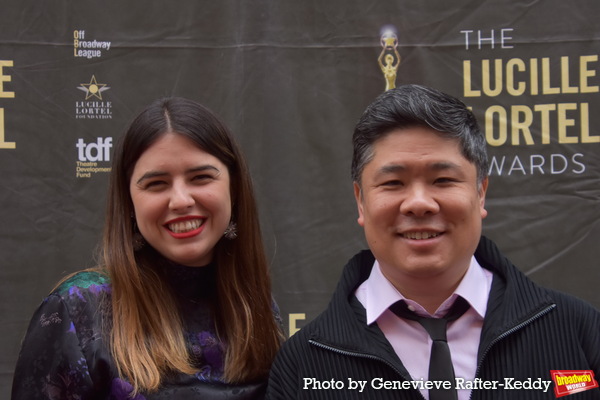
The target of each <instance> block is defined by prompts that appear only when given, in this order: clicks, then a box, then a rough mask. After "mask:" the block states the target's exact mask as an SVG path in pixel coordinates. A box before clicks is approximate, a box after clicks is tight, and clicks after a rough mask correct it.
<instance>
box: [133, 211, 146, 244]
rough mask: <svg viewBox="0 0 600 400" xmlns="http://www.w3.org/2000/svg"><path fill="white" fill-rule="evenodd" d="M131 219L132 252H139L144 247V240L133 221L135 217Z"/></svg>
mask: <svg viewBox="0 0 600 400" xmlns="http://www.w3.org/2000/svg"><path fill="white" fill-rule="evenodd" d="M131 219H132V220H133V237H132V242H133V251H140V250H141V249H142V248H143V247H144V246H145V245H146V240H145V239H144V237H143V236H142V234H141V233H140V230H139V229H138V226H137V222H136V221H135V217H134V216H133V215H132V216H131Z"/></svg>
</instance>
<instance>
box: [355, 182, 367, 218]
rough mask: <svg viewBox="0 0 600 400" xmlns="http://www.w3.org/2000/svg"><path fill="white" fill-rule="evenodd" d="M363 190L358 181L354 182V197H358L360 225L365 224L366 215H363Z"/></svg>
mask: <svg viewBox="0 0 600 400" xmlns="http://www.w3.org/2000/svg"><path fill="white" fill-rule="evenodd" d="M362 196H363V195H362V190H361V188H360V185H359V184H358V183H357V182H354V198H355V199H356V206H357V208H358V224H359V225H360V226H365V221H364V216H363V205H362V201H363V197H362Z"/></svg>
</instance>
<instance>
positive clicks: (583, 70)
mask: <svg viewBox="0 0 600 400" xmlns="http://www.w3.org/2000/svg"><path fill="white" fill-rule="evenodd" d="M579 60H580V61H579V86H580V91H581V93H598V90H599V89H598V86H589V85H588V78H591V77H593V76H596V70H593V69H589V68H588V64H589V63H592V62H597V61H598V56H597V55H593V56H581V57H580V58H579Z"/></svg>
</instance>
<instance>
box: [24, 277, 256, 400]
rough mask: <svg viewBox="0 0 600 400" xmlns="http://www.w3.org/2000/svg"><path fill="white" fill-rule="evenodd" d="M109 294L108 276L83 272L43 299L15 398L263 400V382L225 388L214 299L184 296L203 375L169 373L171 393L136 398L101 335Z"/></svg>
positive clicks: (30, 333)
mask: <svg viewBox="0 0 600 400" xmlns="http://www.w3.org/2000/svg"><path fill="white" fill-rule="evenodd" d="M187 281H189V280H187ZM110 293H111V288H110V283H109V281H108V278H107V277H106V276H105V275H103V274H101V273H98V272H81V273H79V274H77V275H75V276H74V277H73V278H71V279H69V280H68V281H66V282H65V283H64V284H62V285H61V286H60V287H59V288H58V289H57V290H56V291H55V292H53V293H52V294H50V295H49V296H48V297H47V298H46V299H44V301H43V302H42V304H41V305H40V307H39V308H38V310H37V311H36V313H35V314H34V316H33V318H32V320H31V324H30V326H29V329H28V331H27V334H26V337H25V339H24V341H23V347H22V350H21V354H20V356H19V361H18V363H17V367H16V369H15V378H14V384H13V400H36V399H44V400H54V399H61V400H85V399H111V400H130V399H133V400H152V399H161V400H162V399H178V398H193V396H197V393H204V392H203V391H207V390H208V392H210V393H213V395H212V396H214V393H216V392H215V390H216V391H218V393H220V394H219V396H221V395H222V396H223V397H222V398H223V399H239V400H242V399H252V398H256V397H255V395H256V394H257V393H259V394H261V396H262V393H263V391H264V382H263V383H258V384H252V385H240V386H232V385H227V384H224V383H223V361H224V346H223V343H222V342H221V341H220V340H219V339H218V337H217V335H216V333H215V331H214V327H213V324H214V323H213V319H212V312H211V311H210V310H211V309H212V307H210V306H207V304H209V302H210V301H211V300H210V299H200V300H201V301H199V299H197V298H196V299H194V300H193V301H187V300H186V299H180V300H181V304H180V305H181V307H182V315H183V318H184V325H185V326H186V330H187V333H186V338H187V341H188V347H189V349H190V355H191V356H192V359H193V360H194V361H195V365H196V366H197V368H198V372H197V373H196V374H195V375H192V376H189V375H183V374H175V375H173V376H169V377H167V378H166V379H165V380H164V389H161V390H159V391H157V392H153V393H138V394H137V395H136V396H134V397H131V394H132V392H133V386H132V385H131V383H130V382H128V381H127V380H124V379H122V378H120V377H119V376H118V374H117V372H116V368H115V366H114V363H113V361H112V357H111V355H110V351H109V350H108V346H107V344H106V341H105V338H104V335H103V333H102V326H103V314H102V310H106V309H107V308H106V304H107V302H109V301H110ZM195 393H196V395H194V394H195ZM208 397H209V398H210V397H211V395H208ZM196 398H200V397H196ZM213 398H214V397H213ZM219 398H221V397H219Z"/></svg>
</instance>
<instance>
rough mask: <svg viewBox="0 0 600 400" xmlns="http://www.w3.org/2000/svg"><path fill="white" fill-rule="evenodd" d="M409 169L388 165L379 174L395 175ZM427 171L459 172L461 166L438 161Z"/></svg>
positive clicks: (397, 165)
mask: <svg viewBox="0 0 600 400" xmlns="http://www.w3.org/2000/svg"><path fill="white" fill-rule="evenodd" d="M409 169H410V167H407V166H406V165H404V164H388V165H384V166H383V167H381V168H379V170H378V171H377V174H378V175H385V174H393V173H396V172H403V171H407V170H409ZM427 169H430V170H432V171H445V170H458V169H460V165H458V164H456V163H453V162H451V161H438V162H434V163H432V164H429V165H428V166H427Z"/></svg>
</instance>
